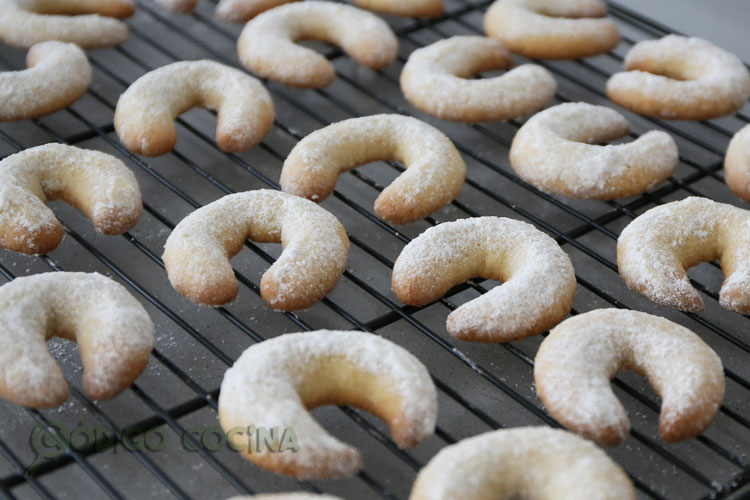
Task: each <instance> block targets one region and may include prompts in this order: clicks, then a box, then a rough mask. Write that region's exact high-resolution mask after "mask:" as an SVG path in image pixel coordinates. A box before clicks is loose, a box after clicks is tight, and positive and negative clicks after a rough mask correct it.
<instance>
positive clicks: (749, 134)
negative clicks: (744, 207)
mask: <svg viewBox="0 0 750 500" xmlns="http://www.w3.org/2000/svg"><path fill="white" fill-rule="evenodd" d="M724 178H725V180H726V183H727V186H729V189H731V190H732V192H733V193H734V194H736V195H737V196H738V197H739V198H740V199H741V200H742V201H748V202H750V125H746V126H744V127H743V128H742V129H741V130H740V131H739V132H737V133H736V134H734V137H732V140H731V141H729V146H728V147H727V154H726V156H725V157H724Z"/></svg>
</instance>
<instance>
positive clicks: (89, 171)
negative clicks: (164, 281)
mask: <svg viewBox="0 0 750 500" xmlns="http://www.w3.org/2000/svg"><path fill="white" fill-rule="evenodd" d="M49 200H62V201H65V202H66V203H69V204H71V205H73V206H74V207H76V208H77V209H78V210H81V211H82V212H84V213H85V214H86V215H87V216H88V217H89V218H90V219H91V220H92V222H93V223H94V228H96V230H97V231H99V232H100V233H104V234H122V233H124V232H125V231H127V230H128V229H130V228H132V227H133V226H135V225H136V223H137V222H138V219H140V217H141V209H142V205H141V191H140V189H139V187H138V181H136V179H135V176H134V175H133V172H131V171H130V169H128V168H127V167H126V166H125V164H124V163H122V162H121V161H120V160H118V159H117V158H115V157H114V156H110V155H108V154H105V153H101V152H99V151H91V150H86V149H79V148H76V147H73V146H65V145H62V144H45V145H44V146H37V147H34V148H29V149H27V150H25V151H21V152H20V153H16V154H13V155H10V156H8V157H6V158H5V159H3V160H2V161H0V246H1V247H3V248H7V249H8V250H13V251H16V252H22V253H25V254H44V253H48V252H51V251H52V250H54V249H55V248H56V247H57V245H59V244H60V241H61V240H62V238H63V228H62V225H61V224H60V222H59V221H58V220H57V218H56V217H55V214H54V213H53V212H52V210H50V209H49V207H47V201H49Z"/></svg>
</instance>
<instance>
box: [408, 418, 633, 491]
mask: <svg viewBox="0 0 750 500" xmlns="http://www.w3.org/2000/svg"><path fill="white" fill-rule="evenodd" d="M467 478H471V480H467ZM459 498H460V499H461V500H487V499H490V498H491V499H493V500H511V499H515V498H533V499H535V500H583V499H586V500H635V498H636V496H635V490H634V489H633V484H632V483H631V481H630V479H629V478H628V476H627V475H626V474H625V472H624V471H623V470H622V469H621V468H620V466H618V465H617V464H616V463H615V462H614V461H613V460H612V459H611V458H609V456H607V454H606V453H604V452H603V451H602V450H600V449H599V448H597V447H596V446H595V445H594V444H592V443H591V442H589V441H586V440H585V439H581V438H580V437H578V436H576V435H575V434H572V433H570V432H566V431H564V430H560V429H551V428H549V427H518V428H515V429H501V430H496V431H492V432H485V433H484V434H479V435H478V436H474V437H471V438H468V439H462V440H461V441H459V442H458V443H456V444H453V445H450V446H446V447H445V448H443V449H442V450H440V452H439V453H438V454H437V455H435V457H434V458H433V459H432V460H430V462H429V463H428V464H427V465H426V466H425V467H424V468H423V469H422V470H421V471H420V472H419V475H418V476H417V480H416V482H415V483H414V486H413V487H412V490H411V495H410V496H409V500H455V499H459Z"/></svg>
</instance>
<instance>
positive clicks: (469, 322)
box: [392, 217, 576, 342]
mask: <svg viewBox="0 0 750 500" xmlns="http://www.w3.org/2000/svg"><path fill="white" fill-rule="evenodd" d="M477 276H481V277H484V278H489V279H494V280H499V281H503V282H504V283H503V284H502V285H500V286H497V287H495V288H493V289H492V290H490V291H489V292H487V293H485V294H484V295H482V296H481V297H479V298H476V299H474V300H472V301H470V302H467V303H466V304H463V305H462V306H461V307H459V308H458V309H456V310H455V311H453V312H452V313H451V314H450V315H449V316H448V323H447V327H448V332H449V333H450V334H451V335H454V336H456V337H458V338H460V339H463V340H472V341H479V342H507V341H510V340H516V339H520V338H524V337H527V336H530V335H537V334H539V333H542V332H544V331H545V330H547V329H548V328H550V327H552V326H553V325H555V324H557V323H558V322H559V321H560V320H562V319H563V318H564V317H565V316H566V315H567V314H568V312H570V308H571V306H572V303H573V297H574V295H575V290H576V284H575V273H574V271H573V265H572V264H571V262H570V258H569V257H568V256H567V254H566V253H565V252H564V251H563V250H562V249H561V248H560V247H559V246H558V244H557V243H556V242H555V240H553V239H552V238H550V237H549V236H547V235H546V234H544V233H542V232H541V231H539V230H538V229H536V228H535V227H534V226H532V225H531V224H527V223H525V222H521V221H517V220H513V219H506V218H504V217H475V218H471V219H461V220H457V221H454V222H445V223H443V224H440V225H437V226H434V227H431V228H429V229H428V230H426V231H425V232H424V233H422V234H420V235H419V236H418V237H416V238H415V239H413V240H412V241H411V242H410V243H409V244H408V245H406V246H405V247H404V249H403V250H402V252H401V254H400V255H399V256H398V259H396V263H395V265H394V266H393V276H392V287H393V290H394V291H395V292H396V295H397V296H398V298H399V299H400V300H401V301H402V302H405V303H407V304H410V305H415V306H419V305H424V304H427V303H429V302H432V301H434V300H436V299H438V298H440V297H441V296H442V295H443V294H445V292H447V291H448V290H450V288H451V287H453V286H455V285H458V284H459V283H463V282H465V281H467V280H468V279H470V278H472V277H477Z"/></svg>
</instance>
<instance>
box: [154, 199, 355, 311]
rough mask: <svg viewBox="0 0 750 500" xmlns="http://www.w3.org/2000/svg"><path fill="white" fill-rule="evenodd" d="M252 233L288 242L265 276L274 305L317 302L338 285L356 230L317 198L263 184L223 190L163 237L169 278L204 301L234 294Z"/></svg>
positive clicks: (213, 302)
mask: <svg viewBox="0 0 750 500" xmlns="http://www.w3.org/2000/svg"><path fill="white" fill-rule="evenodd" d="M247 238H250V239H251V240H253V241H258V242H272V243H281V244H282V246H283V247H284V251H283V252H282V254H281V256H280V257H279V258H278V259H277V260H276V262H275V263H274V264H273V265H272V266H271V267H270V268H269V269H268V271H266V273H265V274H264V275H263V279H262V280H261V284H260V286H261V295H262V296H263V299H264V300H265V301H266V303H268V304H269V305H270V306H272V307H273V308H275V309H281V310H296V309H306V308H308V307H310V306H311V305H312V304H314V303H315V302H317V301H318V300H320V299H321V298H323V297H324V296H325V295H326V294H327V293H328V292H330V291H331V290H332V289H333V287H334V286H336V283H337V282H338V280H339V278H340V277H341V274H342V273H343V272H344V268H345V266H346V260H347V255H348V249H349V238H348V237H347V236H346V231H345V230H344V227H343V226H342V225H341V223H340V222H339V221H338V219H336V217H335V216H333V215H332V214H331V213H329V212H328V211H326V210H325V209H323V208H321V207H319V206H318V205H316V204H315V203H313V202H311V201H307V200H305V199H302V198H298V197H296V196H292V195H290V194H287V193H282V192H280V191H273V190H269V189H259V190H255V191H247V192H244V193H235V194H230V195H227V196H224V197H223V198H220V199H219V200H217V201H215V202H213V203H210V204H208V205H206V206H204V207H202V208H199V209H198V210H196V211H195V212H193V213H191V214H190V215H188V216H187V217H185V218H184V219H183V220H182V221H180V223H179V224H177V227H175V228H174V231H172V234H170V235H169V238H167V242H166V244H165V245H164V265H165V266H166V269H167V273H168V274H169V281H170V282H171V283H172V286H174V287H175V289H176V290H177V291H178V292H180V293H181V294H183V295H185V296H186V297H188V298H189V299H191V300H193V301H194V302H197V303H199V304H206V305H220V304H224V303H227V302H230V301H232V300H234V298H235V296H236V295H237V279H236V278H235V276H234V271H233V270H232V266H231V264H230V263H229V259H230V258H231V257H232V256H234V255H235V254H236V253H237V252H239V251H240V250H241V249H242V246H243V244H244V242H245V239H247Z"/></svg>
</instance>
